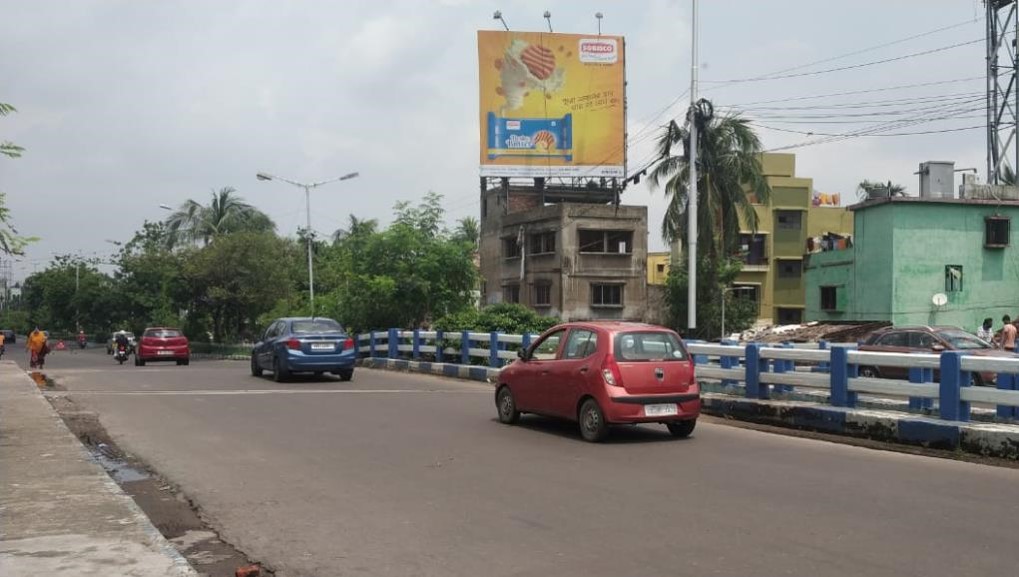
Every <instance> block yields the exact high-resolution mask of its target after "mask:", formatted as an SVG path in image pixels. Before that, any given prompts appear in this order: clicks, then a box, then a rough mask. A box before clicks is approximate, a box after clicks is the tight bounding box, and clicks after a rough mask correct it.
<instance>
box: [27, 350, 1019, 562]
mask: <svg viewBox="0 0 1019 577" xmlns="http://www.w3.org/2000/svg"><path fill="white" fill-rule="evenodd" d="M18 356H20V355H18ZM47 373H48V374H49V376H50V377H53V378H55V379H56V381H57V383H58V384H59V385H62V386H64V387H66V388H67V390H68V392H67V393H66V394H69V395H71V396H72V397H73V399H74V400H75V401H76V402H78V403H79V404H81V405H84V406H85V407H86V408H89V409H92V410H96V411H98V412H99V414H100V418H101V420H102V423H103V424H104V425H105V426H106V428H107V430H108V431H109V432H110V434H111V435H113V437H114V439H115V440H116V441H117V442H118V444H119V445H120V446H121V447H122V448H124V449H127V450H128V451H131V452H133V453H136V454H137V455H139V456H141V457H142V458H143V459H145V460H146V461H147V462H148V463H150V464H151V465H152V466H153V467H154V468H155V469H157V470H158V471H160V472H161V473H162V474H163V475H165V476H166V477H168V478H169V479H171V480H172V481H173V482H175V483H177V484H179V485H180V486H181V488H182V489H183V490H184V491H185V492H186V493H187V494H188V495H189V496H190V497H192V498H193V499H194V500H195V501H197V503H198V504H199V505H200V506H201V507H202V509H203V511H204V513H205V514H206V515H208V516H209V517H210V518H211V519H212V520H213V522H214V525H216V526H217V527H218V528H219V529H220V530H221V533H222V535H223V536H224V537H225V538H227V539H228V540H230V541H231V542H233V543H234V544H235V545H237V546H238V547H240V548H241V549H242V550H244V551H246V552H248V553H249V554H250V555H252V556H253V557H254V558H256V559H260V560H263V561H267V562H269V563H271V564H272V565H273V566H275V567H276V568H277V569H278V570H279V571H280V573H279V574H281V575H286V576H297V575H300V576H325V575H372V576H409V575H415V576H418V575H429V576H430V575H435V576H439V575H442V576H451V575H455V576H465V577H466V576H470V577H476V576H479V575H485V576H491V577H497V576H510V575H539V574H541V575H556V576H573V575H576V576H585V577H596V576H609V575H612V576H617V575H626V576H628V577H636V576H654V577H660V576H664V575H689V576H703V575H732V576H749V575H754V576H770V575H793V576H804V577H827V576H853V577H861V576H877V575H881V576H885V575H887V576H892V575H894V576H911V575H915V576H922V577H933V576H941V575H944V576H952V577H958V576H960V575H980V576H998V575H1001V576H1012V575H1016V574H1019V568H1017V567H1019V561H1017V560H1016V557H1015V555H1016V551H1017V550H1019V548H1017V545H1019V471H1017V470H1014V469H1004V468H994V467H989V466H984V465H977V464H972V463H963V462H956V461H950V460H944V459H936V458H930V457H920V456H914V455H904V454H900V453H892V452H884V451H875V450H870V449H864V448H859V447H852V446H845V445H839V444H832V443H827V442H823V441H815V440H809V439H799V438H791V437H786V436H782V435H774V434H768V433H764V432H759V431H753V430H746V429H741V428H734V427H729V426H726V425H724V424H718V423H717V422H716V423H711V422H702V423H701V424H700V425H699V426H698V429H697V431H696V432H695V433H694V436H693V437H692V438H690V439H687V440H673V439H672V438H671V437H669V436H668V435H667V434H666V433H665V431H664V428H660V427H640V428H627V429H622V430H619V431H616V432H615V434H614V436H613V437H612V440H611V442H609V443H607V444H604V445H590V444H587V443H584V442H583V441H581V440H580V437H579V435H578V434H577V433H576V432H575V430H574V428H573V426H571V425H568V424H563V423H559V422H556V421H551V420H546V419H538V418H526V417H525V419H524V420H523V423H522V424H521V425H519V426H516V427H508V426H504V425H501V424H499V423H498V422H497V421H496V420H495V418H494V417H495V408H494V404H493V401H492V391H491V389H490V388H488V387H486V386H484V385H482V384H479V383H469V382H462V381H455V380H448V379H440V378H434V377H429V376H421V375H411V374H398V373H392V372H381V371H369V370H359V372H357V373H356V374H355V377H354V381H353V382H351V383H341V382H339V381H338V380H332V379H329V380H314V379H307V380H304V381H299V382H295V383H289V384H285V385H280V384H276V383H273V382H272V381H271V380H269V379H266V378H261V379H256V378H253V377H251V376H250V375H249V374H248V367H247V365H246V364H245V363H242V362H230V361H205V362H198V361H196V362H193V363H192V365H191V366H190V367H177V366H173V365H162V366H160V365H150V366H147V367H144V368H139V367H134V366H131V365H124V366H122V367H121V366H117V365H116V364H114V362H113V361H112V360H111V359H110V357H107V356H106V355H104V354H103V353H102V351H87V352H85V353H75V354H70V353H57V354H55V355H53V356H52V357H51V361H50V363H49V366H48V371H47Z"/></svg>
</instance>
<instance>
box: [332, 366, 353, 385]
mask: <svg viewBox="0 0 1019 577" xmlns="http://www.w3.org/2000/svg"><path fill="white" fill-rule="evenodd" d="M336 374H337V375H339V376H340V380H341V381H344V382H346V381H349V380H350V379H353V378H354V369H347V370H344V371H338V372H337V373H336Z"/></svg>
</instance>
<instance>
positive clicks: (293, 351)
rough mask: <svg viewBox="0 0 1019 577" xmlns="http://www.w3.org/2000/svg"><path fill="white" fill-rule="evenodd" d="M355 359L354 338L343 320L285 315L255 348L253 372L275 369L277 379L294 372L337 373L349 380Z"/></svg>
mask: <svg viewBox="0 0 1019 577" xmlns="http://www.w3.org/2000/svg"><path fill="white" fill-rule="evenodd" d="M355 359H357V349H356V347H355V345H354V339H352V338H350V337H349V336H348V335H347V331H346V330H344V328H343V326H341V325H340V323H338V322H336V321H334V320H333V319H327V318H322V317H315V318H307V317H304V318H285V319H279V320H276V321H275V322H273V323H272V324H270V325H269V328H267V329H266V330H265V334H264V335H262V341H261V342H259V343H257V344H256V345H255V348H254V349H252V351H251V374H252V375H254V376H256V377H259V376H261V375H262V371H272V373H273V379H274V380H275V381H277V382H282V381H285V380H287V379H288V378H289V377H290V375H292V374H293V373H313V374H314V375H315V376H320V375H322V374H323V373H333V374H335V375H339V377H340V380H343V381H349V380H350V379H351V378H352V377H353V376H354V361H355Z"/></svg>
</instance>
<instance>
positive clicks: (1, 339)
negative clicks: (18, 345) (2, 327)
mask: <svg viewBox="0 0 1019 577" xmlns="http://www.w3.org/2000/svg"><path fill="white" fill-rule="evenodd" d="M6 340H7V337H5V336H4V334H3V333H0V359H2V358H4V351H5V350H7V347H6V346H4V343H5V341H6Z"/></svg>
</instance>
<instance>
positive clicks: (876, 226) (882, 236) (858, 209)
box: [804, 197, 1019, 331]
mask: <svg viewBox="0 0 1019 577" xmlns="http://www.w3.org/2000/svg"><path fill="white" fill-rule="evenodd" d="M850 210H852V211H853V212H854V219H853V223H854V234H853V237H852V238H853V246H852V247H850V248H846V249H844V250H827V251H824V252H819V253H814V254H811V255H809V256H808V258H807V262H806V264H805V267H804V268H805V270H804V281H805V285H806V295H805V296H806V307H807V315H806V316H807V320H808V321H889V322H891V323H892V324H895V325H913V324H916V325H955V326H959V327H963V328H965V329H967V330H970V331H973V330H976V328H977V327H978V326H979V325H980V322H981V321H982V320H983V319H984V318H985V317H992V318H993V319H994V320H995V324H998V323H999V322H1000V318H1001V316H1002V315H1003V314H1008V315H1011V316H1012V317H1015V316H1016V315H1019V249H1017V247H1015V246H1013V245H1012V244H1011V238H1010V228H1011V221H1012V220H1013V219H1019V202H1017V201H1014V200H976V199H956V198H912V197H907V198H895V197H893V198H879V199H873V200H868V201H867V202H864V203H861V204H858V205H855V206H853V207H850Z"/></svg>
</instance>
